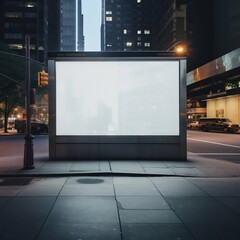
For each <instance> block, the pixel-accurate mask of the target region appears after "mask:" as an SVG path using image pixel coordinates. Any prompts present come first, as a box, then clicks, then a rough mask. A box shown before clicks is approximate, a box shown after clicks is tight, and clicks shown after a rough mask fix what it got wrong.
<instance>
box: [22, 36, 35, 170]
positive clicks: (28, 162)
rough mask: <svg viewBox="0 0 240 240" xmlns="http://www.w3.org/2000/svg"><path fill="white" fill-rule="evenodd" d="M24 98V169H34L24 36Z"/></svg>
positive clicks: (28, 47) (28, 76)
mask: <svg viewBox="0 0 240 240" xmlns="http://www.w3.org/2000/svg"><path fill="white" fill-rule="evenodd" d="M25 44H26V80H25V81H26V97H25V108H26V135H25V137H24V139H25V145H24V169H33V168H34V159H33V136H32V134H31V105H30V104H31V103H30V101H31V99H30V92H31V80H30V37H29V35H26V37H25Z"/></svg>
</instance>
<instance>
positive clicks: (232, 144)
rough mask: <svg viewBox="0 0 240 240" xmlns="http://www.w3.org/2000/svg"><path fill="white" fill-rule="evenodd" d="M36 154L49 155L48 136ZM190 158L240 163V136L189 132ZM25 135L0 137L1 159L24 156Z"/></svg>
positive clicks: (39, 143)
mask: <svg viewBox="0 0 240 240" xmlns="http://www.w3.org/2000/svg"><path fill="white" fill-rule="evenodd" d="M33 143H34V154H35V155H45V156H46V157H47V155H48V136H47V135H38V136H35V138H34V140H33ZM187 151H188V156H191V155H192V154H194V155H199V156H205V157H207V158H214V159H221V160H229V161H234V162H239V163H240V134H231V133H216V132H202V131H194V130H188V131H187ZM23 152H24V135H14V136H0V157H8V156H11V157H14V156H23Z"/></svg>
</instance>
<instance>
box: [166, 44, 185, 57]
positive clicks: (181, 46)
mask: <svg viewBox="0 0 240 240" xmlns="http://www.w3.org/2000/svg"><path fill="white" fill-rule="evenodd" d="M173 48H174V51H175V52H176V53H177V54H183V53H186V46H185V45H184V44H182V41H178V42H176V43H174V44H173V45H172V46H171V47H169V48H168V49H167V50H166V51H167V52H169V51H171V49H173Z"/></svg>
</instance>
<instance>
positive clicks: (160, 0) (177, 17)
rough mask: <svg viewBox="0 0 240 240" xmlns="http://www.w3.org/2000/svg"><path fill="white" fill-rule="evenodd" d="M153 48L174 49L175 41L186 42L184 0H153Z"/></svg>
mask: <svg viewBox="0 0 240 240" xmlns="http://www.w3.org/2000/svg"><path fill="white" fill-rule="evenodd" d="M152 9H153V14H152V16H153V20H152V21H153V29H152V36H153V46H152V48H153V49H154V50H163V51H168V50H174V46H175V45H176V44H177V43H182V44H185V43H186V28H187V19H186V17H187V2H186V0H153V3H152Z"/></svg>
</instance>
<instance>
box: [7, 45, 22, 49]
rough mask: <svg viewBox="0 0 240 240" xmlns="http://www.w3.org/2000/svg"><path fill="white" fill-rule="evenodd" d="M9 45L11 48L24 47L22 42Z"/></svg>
mask: <svg viewBox="0 0 240 240" xmlns="http://www.w3.org/2000/svg"><path fill="white" fill-rule="evenodd" d="M8 46H9V48H10V49H23V45H22V44H9V45H8Z"/></svg>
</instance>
